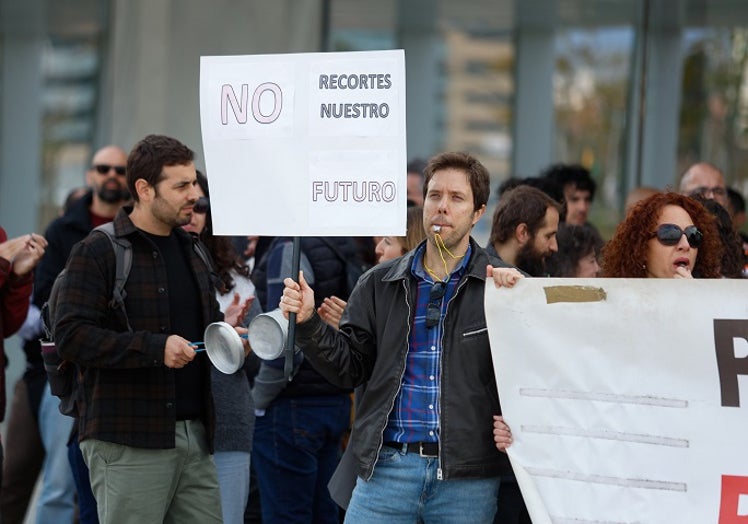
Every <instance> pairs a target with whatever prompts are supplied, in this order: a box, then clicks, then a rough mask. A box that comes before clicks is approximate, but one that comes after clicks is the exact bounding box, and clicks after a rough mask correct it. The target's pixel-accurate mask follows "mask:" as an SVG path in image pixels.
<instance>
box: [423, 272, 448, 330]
mask: <svg viewBox="0 0 748 524" xmlns="http://www.w3.org/2000/svg"><path fill="white" fill-rule="evenodd" d="M446 292H447V284H446V283H445V282H442V281H441V280H437V281H436V282H434V285H433V286H431V291H429V305H428V306H426V327H427V328H432V327H434V326H435V325H437V324H438V323H439V320H440V319H441V317H442V307H441V300H442V298H444V294H445V293H446Z"/></svg>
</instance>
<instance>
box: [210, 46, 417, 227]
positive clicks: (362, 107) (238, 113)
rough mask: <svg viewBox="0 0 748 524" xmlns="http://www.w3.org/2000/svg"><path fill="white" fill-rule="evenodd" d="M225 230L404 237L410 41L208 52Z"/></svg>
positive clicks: (216, 200) (216, 196) (217, 220)
mask: <svg viewBox="0 0 748 524" xmlns="http://www.w3.org/2000/svg"><path fill="white" fill-rule="evenodd" d="M200 119H201V126H202V136H203V150H204V152H205V163H206V167H207V171H208V180H209V185H210V191H211V204H212V205H211V209H212V214H213V227H214V233H216V234H221V235H245V234H257V235H268V236H278V235H293V236H348V235H361V236H368V235H404V234H405V215H406V213H405V209H406V147H405V58H404V53H403V51H402V50H395V51H371V52H349V53H297V54H278V55H250V56H212V57H202V58H201V61H200Z"/></svg>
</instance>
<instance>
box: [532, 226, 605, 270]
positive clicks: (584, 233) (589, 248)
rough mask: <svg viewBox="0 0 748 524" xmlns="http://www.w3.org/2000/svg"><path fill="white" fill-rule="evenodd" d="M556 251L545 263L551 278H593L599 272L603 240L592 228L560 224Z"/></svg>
mask: <svg viewBox="0 0 748 524" xmlns="http://www.w3.org/2000/svg"><path fill="white" fill-rule="evenodd" d="M556 241H557V242H558V251H557V252H555V253H553V254H551V256H550V257H548V260H547V261H546V269H547V270H548V273H549V275H550V276H552V277H565V278H569V277H570V278H594V277H596V276H598V273H599V272H600V264H599V262H598V261H599V258H600V251H601V249H602V247H603V239H602V238H601V237H600V234H599V233H598V232H597V231H596V230H595V229H594V228H592V227H589V226H587V225H581V226H580V225H573V224H567V223H562V224H560V225H559V227H558V232H557V233H556Z"/></svg>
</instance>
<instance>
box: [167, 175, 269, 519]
mask: <svg viewBox="0 0 748 524" xmlns="http://www.w3.org/2000/svg"><path fill="white" fill-rule="evenodd" d="M197 182H198V186H199V191H198V192H199V193H200V194H201V196H200V198H199V199H198V201H197V202H196V203H195V205H194V207H193V210H192V211H193V212H192V219H191V220H190V223H189V224H186V225H184V226H182V227H183V228H184V229H185V230H187V231H190V232H192V233H195V234H197V235H198V236H199V237H200V240H202V242H203V243H204V244H205V246H206V247H207V248H208V251H209V252H210V255H211V257H212V258H213V263H214V264H213V266H214V271H215V273H216V278H215V279H214V280H215V286H216V298H217V299H218V303H219V304H220V305H221V311H223V312H225V311H226V309H227V308H228V307H229V306H230V305H231V304H232V303H234V304H235V303H239V302H240V303H244V302H245V301H246V300H248V299H249V300H251V301H254V290H255V288H254V284H252V281H251V280H250V279H249V268H248V267H247V266H246V264H245V263H244V261H243V260H242V259H241V258H239V257H238V256H237V255H236V252H235V251H234V248H233V246H232V244H231V240H230V238H229V237H219V236H215V235H213V219H212V216H211V213H210V200H209V196H210V192H209V191H208V179H207V178H206V177H205V175H203V174H202V173H201V172H200V171H198V172H197ZM237 296H238V298H237ZM257 313H259V307H258V306H255V304H254V302H253V303H252V307H251V308H250V312H249V313H248V314H247V318H245V320H244V322H243V323H242V325H243V326H245V327H246V326H247V324H248V320H249V319H250V318H252V317H253V316H254V315H256V314H257ZM246 365H247V364H246V363H245V367H242V368H241V369H239V371H237V372H236V373H233V374H231V375H226V374H224V373H221V372H220V371H218V370H217V369H215V368H214V367H212V368H211V391H212V393H213V403H214V405H215V414H216V429H215V439H214V443H215V454H214V460H215V463H216V471H217V472H218V485H219V488H220V492H221V510H222V512H223V521H224V522H225V523H227V524H240V523H243V522H244V508H245V506H246V504H247V498H248V495H249V462H250V452H251V450H252V435H253V433H254V422H255V415H254V402H253V401H252V394H251V392H250V389H249V380H248V378H247V373H246V369H245V368H246Z"/></svg>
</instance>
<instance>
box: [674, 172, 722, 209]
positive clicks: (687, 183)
mask: <svg viewBox="0 0 748 524" xmlns="http://www.w3.org/2000/svg"><path fill="white" fill-rule="evenodd" d="M680 192H681V194H683V195H687V196H695V195H700V196H703V197H704V198H706V199H711V200H715V201H717V202H718V203H719V204H720V205H721V206H722V207H724V208H725V209H727V186H725V177H724V175H723V174H722V171H720V170H719V169H717V168H716V167H715V166H713V165H712V164H708V163H706V162H699V163H696V164H694V165H692V166H691V167H689V168H688V169H687V170H686V172H685V173H683V176H682V177H681V179H680Z"/></svg>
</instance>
